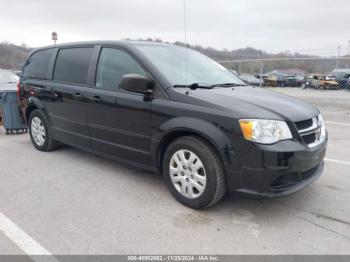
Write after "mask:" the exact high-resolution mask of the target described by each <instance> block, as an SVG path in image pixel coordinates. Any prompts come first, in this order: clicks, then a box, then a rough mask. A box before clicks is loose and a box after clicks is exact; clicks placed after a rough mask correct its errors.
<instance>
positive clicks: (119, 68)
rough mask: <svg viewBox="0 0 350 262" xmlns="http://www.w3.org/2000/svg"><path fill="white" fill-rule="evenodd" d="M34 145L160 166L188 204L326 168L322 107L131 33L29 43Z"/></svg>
mask: <svg viewBox="0 0 350 262" xmlns="http://www.w3.org/2000/svg"><path fill="white" fill-rule="evenodd" d="M18 88H19V90H18V91H19V94H20V98H21V103H22V105H25V106H24V107H25V110H23V111H24V116H23V117H25V119H26V121H27V122H28V126H29V129H30V137H31V141H32V143H33V145H34V147H35V148H36V149H38V150H40V151H51V150H53V149H55V148H56V147H57V146H58V145H59V144H67V145H71V146H74V147H77V148H80V149H83V150H87V151H90V152H92V153H94V154H98V155H102V156H105V157H108V158H112V159H115V160H118V161H123V162H126V163H129V164H134V165H138V166H140V167H143V168H147V169H152V170H159V171H160V172H161V173H162V174H163V175H164V180H165V181H166V184H167V186H168V187H169V190H170V191H171V193H172V194H173V196H174V197H175V198H176V199H177V200H178V201H180V202H181V203H183V204H185V205H187V206H189V207H192V208H198V209H199V208H206V207H209V206H212V205H213V204H215V203H217V202H218V201H219V200H220V199H221V198H222V196H223V195H224V194H225V193H226V192H233V191H236V192H237V191H238V192H241V193H244V194H249V195H253V196H258V197H265V198H266V197H267V198H272V197H279V196H284V195H287V194H290V193H294V192H296V191H298V190H300V189H302V188H304V187H305V186H307V185H309V184H310V183H312V182H313V181H315V180H316V179H317V178H318V177H319V176H320V175H321V173H322V170H323V165H324V164H323V159H324V156H325V152H326V144H327V133H326V129H325V124H324V121H323V119H322V116H321V114H320V112H319V110H318V109H316V108H315V107H313V106H311V105H309V104H306V103H304V102H302V101H299V100H297V99H295V98H291V97H288V96H285V95H282V94H278V93H275V92H272V91H268V90H266V89H262V88H257V87H251V86H247V85H246V84H244V83H243V82H242V81H241V80H240V79H238V78H237V77H236V76H235V75H234V74H232V73H231V72H229V71H228V70H226V69H225V68H224V67H222V66H221V65H220V64H218V63H216V62H215V61H213V60H211V59H209V58H208V57H206V56H204V55H202V54H200V53H198V52H195V51H192V50H190V49H186V48H183V47H178V46H173V45H165V44H155V43H147V42H133V41H120V42H114V41H104V42H102V41H101V42H84V43H71V44H62V45H57V46H49V47H44V48H39V49H36V50H34V51H33V52H32V53H31V54H30V55H29V57H28V59H27V61H26V62H25V64H24V66H23V73H22V76H21V79H20V82H19V84H18Z"/></svg>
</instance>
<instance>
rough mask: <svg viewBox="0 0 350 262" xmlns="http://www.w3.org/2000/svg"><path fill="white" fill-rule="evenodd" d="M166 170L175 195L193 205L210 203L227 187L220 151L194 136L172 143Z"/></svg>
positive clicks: (181, 200)
mask: <svg viewBox="0 0 350 262" xmlns="http://www.w3.org/2000/svg"><path fill="white" fill-rule="evenodd" d="M163 174H164V178H165V181H166V183H167V185H168V188H169V190H170V192H171V193H172V194H173V196H174V197H175V198H176V199H177V200H178V201H179V202H181V203H182V204H184V205H186V206H189V207H191V208H195V209H201V208H207V207H210V206H212V205H214V204H215V203H217V202H218V201H219V200H220V199H221V198H222V197H223V196H224V194H225V191H226V186H225V176H224V171H223V167H222V163H221V161H220V159H219V157H218V155H217V153H216V152H215V150H214V149H213V148H212V147H211V145H209V144H208V143H207V142H205V141H204V140H202V139H200V138H197V137H194V136H186V137H181V138H179V139H177V140H175V141H174V142H173V143H171V144H170V145H169V146H168V148H167V150H166V152H165V155H164V158H163Z"/></svg>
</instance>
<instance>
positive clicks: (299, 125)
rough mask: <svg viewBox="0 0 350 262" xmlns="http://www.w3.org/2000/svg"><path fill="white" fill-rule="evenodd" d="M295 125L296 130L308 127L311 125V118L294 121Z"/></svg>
mask: <svg viewBox="0 0 350 262" xmlns="http://www.w3.org/2000/svg"><path fill="white" fill-rule="evenodd" d="M295 125H296V126H297V128H298V130H302V129H306V128H309V127H311V126H312V119H308V120H304V121H300V122H296V123H295Z"/></svg>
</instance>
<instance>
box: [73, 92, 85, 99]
mask: <svg viewBox="0 0 350 262" xmlns="http://www.w3.org/2000/svg"><path fill="white" fill-rule="evenodd" d="M83 97H84V96H83V95H82V94H80V93H75V94H74V95H73V98H74V99H75V100H79V99H82V98H83Z"/></svg>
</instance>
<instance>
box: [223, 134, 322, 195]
mask: <svg viewBox="0 0 350 262" xmlns="http://www.w3.org/2000/svg"><path fill="white" fill-rule="evenodd" d="M298 144H299V145H298ZM326 146H327V139H326V140H325V141H324V142H323V143H322V144H320V145H318V146H317V147H315V148H312V149H310V148H305V147H304V146H302V145H300V143H296V142H293V141H284V142H280V143H279V144H278V145H277V144H276V145H274V146H259V145H257V146H254V148H253V149H250V150H249V151H248V152H245V153H246V154H243V156H240V161H239V162H240V168H238V169H237V168H235V169H230V168H226V174H227V186H228V191H229V192H240V193H243V194H248V195H251V196H255V197H261V198H274V197H281V196H285V195H289V194H292V193H294V192H297V191H299V190H301V189H303V188H304V187H306V186H307V185H309V184H311V183H312V182H314V181H315V180H316V179H317V178H318V177H319V176H320V175H321V174H322V171H323V168H324V162H323V159H324V157H325V154H326ZM288 149H289V150H291V151H289V150H288ZM247 157H248V159H247Z"/></svg>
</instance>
